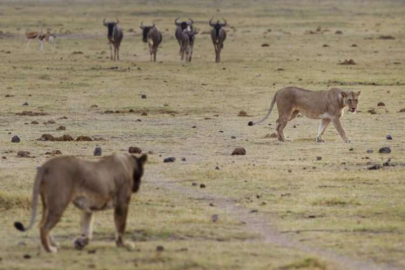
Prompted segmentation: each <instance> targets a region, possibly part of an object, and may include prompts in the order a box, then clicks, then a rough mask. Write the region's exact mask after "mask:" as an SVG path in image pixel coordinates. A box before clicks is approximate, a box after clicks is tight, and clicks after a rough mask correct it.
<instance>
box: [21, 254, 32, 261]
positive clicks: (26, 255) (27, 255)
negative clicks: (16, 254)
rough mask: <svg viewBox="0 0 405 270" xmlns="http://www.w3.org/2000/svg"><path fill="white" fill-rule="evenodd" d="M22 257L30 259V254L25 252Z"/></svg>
mask: <svg viewBox="0 0 405 270" xmlns="http://www.w3.org/2000/svg"><path fill="white" fill-rule="evenodd" d="M23 258H24V259H26V260H28V259H31V255H29V254H25V255H24V256H23Z"/></svg>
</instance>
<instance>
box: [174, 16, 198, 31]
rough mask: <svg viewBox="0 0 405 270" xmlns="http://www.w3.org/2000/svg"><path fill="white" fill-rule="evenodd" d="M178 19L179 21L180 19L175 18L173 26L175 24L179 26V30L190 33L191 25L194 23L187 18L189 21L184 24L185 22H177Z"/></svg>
mask: <svg viewBox="0 0 405 270" xmlns="http://www.w3.org/2000/svg"><path fill="white" fill-rule="evenodd" d="M179 19H180V18H177V19H176V20H175V21H174V24H175V25H176V26H180V27H181V30H185V29H187V31H191V30H192V29H193V23H194V21H193V20H192V19H190V18H188V19H189V20H190V21H188V22H186V21H183V22H178V20H179Z"/></svg>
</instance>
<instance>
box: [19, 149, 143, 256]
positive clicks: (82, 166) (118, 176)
mask: <svg viewBox="0 0 405 270" xmlns="http://www.w3.org/2000/svg"><path fill="white" fill-rule="evenodd" d="M146 161H147V156H146V155H142V156H141V157H140V158H138V157H135V156H132V155H129V154H114V155H111V156H107V157H105V158H102V159H101V160H100V161H98V162H89V161H84V160H80V159H77V158H75V157H70V156H62V157H57V158H53V159H51V160H49V161H47V162H46V163H45V164H44V165H43V166H42V167H40V169H39V171H38V173H37V176H36V179H35V183H34V191H33V200H32V216H31V221H30V224H29V226H28V227H27V228H24V225H23V224H21V223H20V222H16V223H15V227H16V228H17V229H18V230H20V231H27V230H29V229H31V228H32V227H33V225H34V223H35V217H36V212H37V202H38V197H39V195H40V196H41V201H42V206H43V211H42V220H41V223H40V238H41V243H42V246H43V247H44V249H45V250H46V251H48V252H52V253H55V252H57V247H58V245H57V243H55V242H54V240H53V238H52V236H51V235H50V232H51V230H52V228H54V226H55V225H56V224H57V223H58V222H59V221H60V219H61V217H62V215H63V212H64V211H65V209H66V208H67V206H68V205H69V204H70V203H73V204H74V205H75V206H76V207H77V208H79V209H80V210H82V221H81V236H80V237H79V238H77V239H76V241H75V242H74V245H75V247H76V248H77V249H82V248H83V247H85V246H86V245H87V244H88V243H89V241H90V239H91V238H92V233H93V228H92V226H93V221H94V215H93V212H95V211H101V210H106V209H110V208H113V209H114V219H115V226H116V231H117V236H116V244H117V246H118V247H131V246H132V244H131V243H126V242H125V241H124V232H125V226H126V220H127V214H128V207H129V202H130V199H131V195H132V193H133V192H137V191H138V189H139V186H140V182H141V177H142V175H143V167H144V164H145V162H146Z"/></svg>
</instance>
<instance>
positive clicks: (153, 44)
mask: <svg viewBox="0 0 405 270" xmlns="http://www.w3.org/2000/svg"><path fill="white" fill-rule="evenodd" d="M140 28H141V29H142V40H143V42H148V45H149V53H150V61H151V62H152V56H153V61H154V62H156V53H157V50H158V47H159V44H160V43H161V42H162V39H163V38H162V33H161V32H160V31H159V30H158V29H157V28H156V26H155V23H153V25H152V26H143V23H142V22H141V26H140Z"/></svg>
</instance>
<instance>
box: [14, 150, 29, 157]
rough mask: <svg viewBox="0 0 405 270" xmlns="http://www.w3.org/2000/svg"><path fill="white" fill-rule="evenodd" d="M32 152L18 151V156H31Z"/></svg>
mask: <svg viewBox="0 0 405 270" xmlns="http://www.w3.org/2000/svg"><path fill="white" fill-rule="evenodd" d="M30 154H31V153H30V152H28V151H18V152H17V157H29V156H30Z"/></svg>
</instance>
